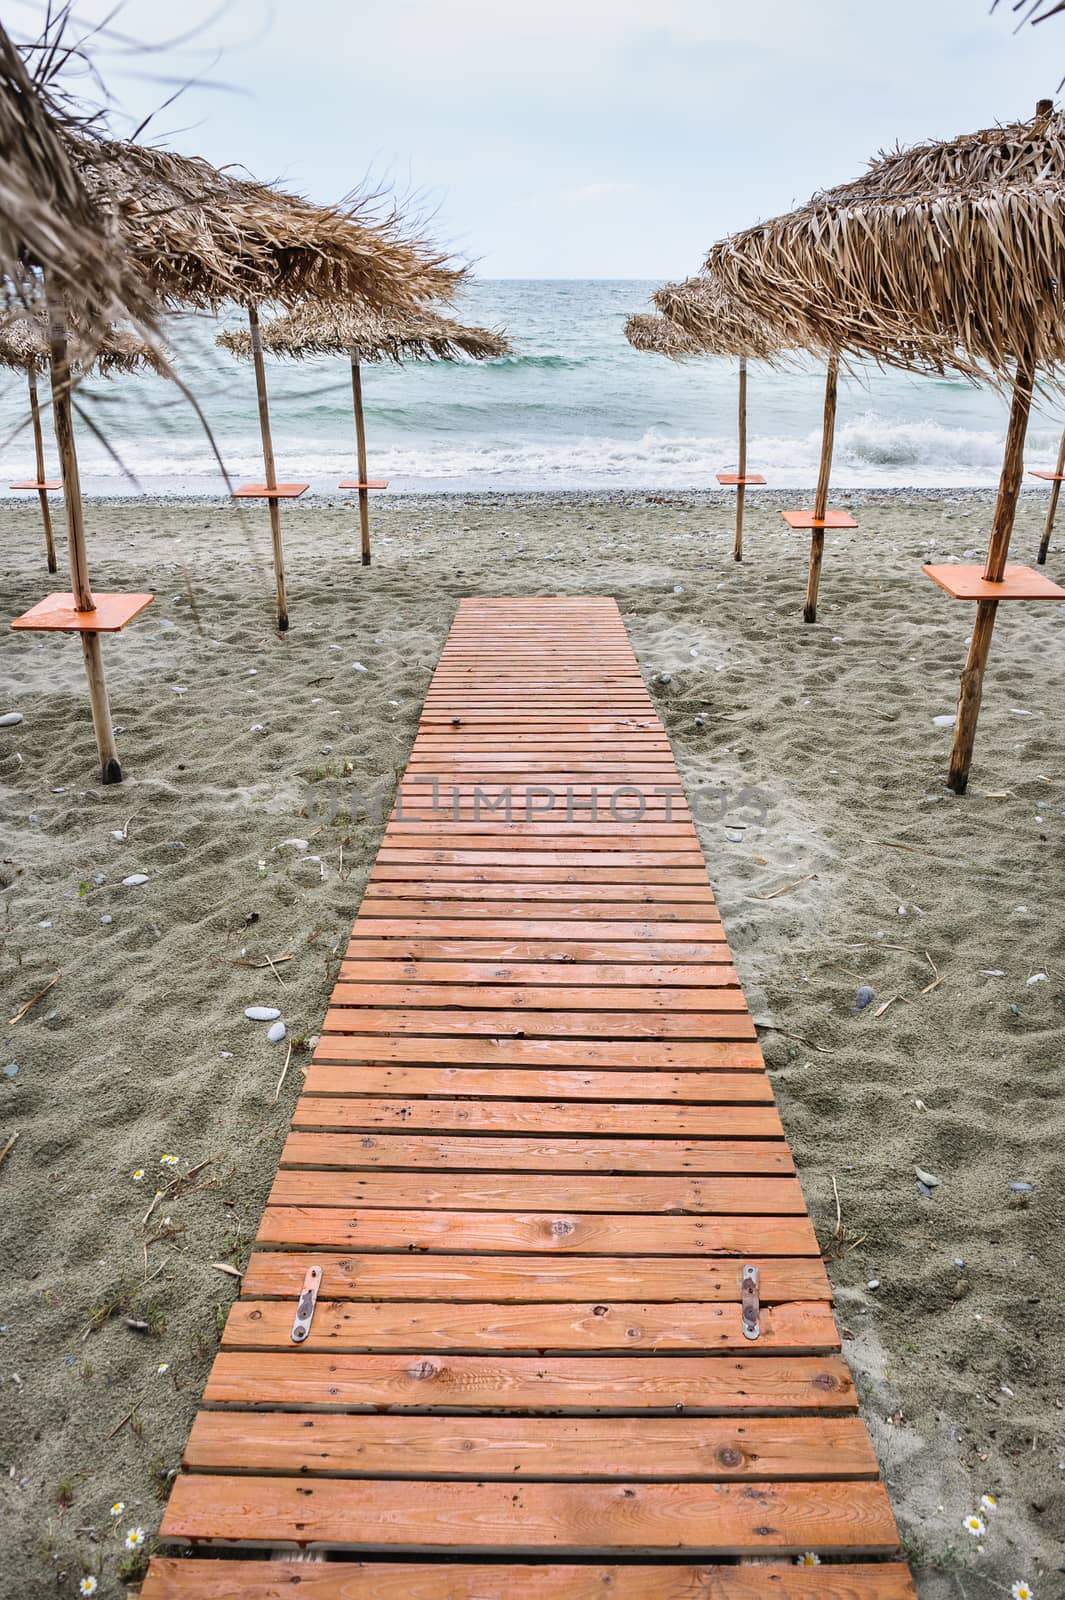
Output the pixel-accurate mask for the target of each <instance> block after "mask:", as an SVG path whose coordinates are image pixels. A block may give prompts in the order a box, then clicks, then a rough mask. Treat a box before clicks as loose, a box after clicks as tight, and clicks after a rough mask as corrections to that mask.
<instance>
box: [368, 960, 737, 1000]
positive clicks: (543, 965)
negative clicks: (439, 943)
mask: <svg viewBox="0 0 1065 1600" xmlns="http://www.w3.org/2000/svg"><path fill="white" fill-rule="evenodd" d="M340 977H341V980H342V981H343V982H345V983H401V982H405V981H407V980H411V981H413V982H417V983H427V984H428V983H447V984H471V985H473V986H475V987H479V986H481V985H484V984H489V983H514V984H521V985H526V984H545V985H551V984H554V985H559V984H565V985H566V986H567V987H571V986H573V985H575V984H580V985H583V986H585V987H586V988H587V989H589V990H590V991H593V992H594V991H595V990H596V989H601V988H603V987H606V986H617V987H624V986H628V989H629V991H630V992H638V993H641V994H643V993H646V991H647V990H648V989H662V988H668V989H671V990H673V991H674V992H676V991H677V990H679V989H681V988H685V989H691V988H694V989H707V988H714V989H719V988H731V987H732V986H734V985H738V983H739V978H738V976H737V973H736V969H735V967H734V966H732V965H731V963H729V962H727V961H722V962H717V963H713V962H709V961H707V962H701V963H695V962H692V963H688V964H684V963H681V962H674V963H672V964H671V963H669V962H665V961H663V962H659V963H658V964H657V965H651V964H649V963H646V964H641V963H639V962H637V963H635V964H629V965H626V966H618V965H611V964H610V963H608V962H605V961H604V962H596V961H554V962H552V961H527V962H521V963H519V962H507V961H428V960H426V961H423V960H418V959H417V958H410V959H407V958H404V957H402V956H397V957H392V958H391V959H388V958H378V959H372V960H358V959H356V958H351V957H346V958H345V959H344V960H343V961H342V963H341V966H340ZM637 986H638V988H637Z"/></svg>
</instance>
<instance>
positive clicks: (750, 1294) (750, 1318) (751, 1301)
mask: <svg viewBox="0 0 1065 1600" xmlns="http://www.w3.org/2000/svg"><path fill="white" fill-rule="evenodd" d="M761 1309H762V1307H761V1301H760V1300H759V1297H758V1268H757V1267H755V1266H752V1265H751V1263H750V1262H747V1263H746V1265H745V1266H744V1269H743V1276H742V1277H741V1279H740V1316H741V1325H742V1329H743V1337H744V1338H745V1339H757V1338H758V1337H759V1335H760V1334H761V1332H762V1328H761V1324H760V1322H759V1320H758V1318H759V1314H760V1312H761ZM293 1337H295V1335H293Z"/></svg>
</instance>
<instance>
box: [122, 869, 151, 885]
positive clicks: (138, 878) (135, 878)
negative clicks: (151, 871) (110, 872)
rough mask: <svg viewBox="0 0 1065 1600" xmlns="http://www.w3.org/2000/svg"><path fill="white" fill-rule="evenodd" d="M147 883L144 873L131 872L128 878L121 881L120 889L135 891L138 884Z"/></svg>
mask: <svg viewBox="0 0 1065 1600" xmlns="http://www.w3.org/2000/svg"><path fill="white" fill-rule="evenodd" d="M147 882H148V874H147V873H146V872H131V873H130V875H129V877H128V878H123V879H122V887H123V889H136V887H137V886H138V884H141V883H147Z"/></svg>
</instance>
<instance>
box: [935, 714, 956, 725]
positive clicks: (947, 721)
mask: <svg viewBox="0 0 1065 1600" xmlns="http://www.w3.org/2000/svg"><path fill="white" fill-rule="evenodd" d="M957 720H958V718H957V714H954V715H951V716H949V717H933V718H932V721H933V722H934V723H935V725H936V727H937V728H953V726H954V724H955V723H956V722H957Z"/></svg>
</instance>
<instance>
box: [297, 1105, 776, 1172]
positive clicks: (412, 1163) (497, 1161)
mask: <svg viewBox="0 0 1065 1600" xmlns="http://www.w3.org/2000/svg"><path fill="white" fill-rule="evenodd" d="M398 1120H399V1119H398V1118H397V1121H398ZM281 1166H282V1168H285V1167H292V1168H300V1167H311V1168H321V1169H325V1168H338V1169H340V1170H349V1171H350V1170H352V1169H356V1168H361V1169H365V1168H368V1167H372V1168H382V1167H387V1168H395V1169H404V1168H406V1169H410V1168H420V1167H439V1168H442V1169H443V1170H445V1171H447V1172H452V1173H455V1172H473V1171H482V1172H510V1173H515V1172H535V1173H557V1172H582V1173H586V1172H612V1173H617V1172H621V1173H640V1174H644V1175H647V1174H650V1173H656V1172H675V1173H729V1174H731V1175H733V1176H737V1177H739V1176H750V1177H753V1176H755V1175H756V1174H759V1173H764V1174H767V1175H772V1176H775V1177H792V1176H794V1172H795V1164H794V1162H793V1161H792V1157H791V1152H790V1150H789V1149H788V1147H787V1145H786V1144H785V1143H784V1141H783V1139H778V1140H775V1141H768V1140H759V1139H591V1138H586V1137H583V1136H581V1137H577V1138H557V1137H556V1138H553V1139H551V1138H528V1137H516V1138H510V1139H494V1138H491V1137H487V1136H481V1137H478V1138H469V1139H463V1138H455V1137H453V1136H447V1135H444V1136H440V1137H434V1136H427V1135H425V1134H416V1133H411V1132H410V1131H409V1129H408V1128H406V1127H404V1129H403V1131H402V1133H394V1134H383V1133H378V1134H369V1135H367V1134H352V1133H347V1134H345V1133H300V1132H293V1133H290V1134H289V1136H288V1139H287V1140H286V1141H285V1147H284V1149H283V1150H282V1152H281Z"/></svg>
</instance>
